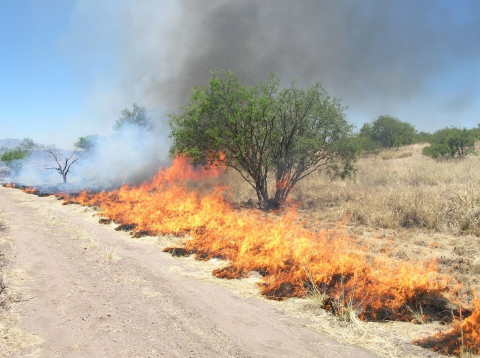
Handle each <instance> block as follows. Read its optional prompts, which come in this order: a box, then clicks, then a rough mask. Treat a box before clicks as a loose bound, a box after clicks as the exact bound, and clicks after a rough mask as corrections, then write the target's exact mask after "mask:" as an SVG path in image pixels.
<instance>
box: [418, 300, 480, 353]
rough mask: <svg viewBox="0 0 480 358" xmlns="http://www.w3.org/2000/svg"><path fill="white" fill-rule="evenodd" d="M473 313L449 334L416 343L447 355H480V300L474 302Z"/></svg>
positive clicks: (442, 333) (443, 333) (459, 321)
mask: <svg viewBox="0 0 480 358" xmlns="http://www.w3.org/2000/svg"><path fill="white" fill-rule="evenodd" d="M472 304H473V312H472V314H471V315H470V316H469V317H467V318H465V319H464V320H463V321H462V320H458V321H456V323H455V324H454V326H453V328H452V329H451V330H450V331H447V332H440V333H437V334H436V335H434V336H433V337H428V338H425V339H423V340H420V341H417V342H416V343H417V344H419V345H421V346H424V347H428V348H431V349H433V350H435V351H437V352H440V353H445V354H455V355H461V354H463V353H472V354H480V299H478V298H476V299H475V300H474V301H473V303H472Z"/></svg>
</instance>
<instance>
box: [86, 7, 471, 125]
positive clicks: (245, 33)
mask: <svg viewBox="0 0 480 358" xmlns="http://www.w3.org/2000/svg"><path fill="white" fill-rule="evenodd" d="M82 3H84V2H82ZM85 8H88V11H86V10H85ZM83 9H84V10H83V16H86V14H88V13H90V12H92V13H93V12H95V13H96V14H98V13H99V12H100V13H101V11H102V9H103V10H105V7H100V6H95V5H94V4H90V7H88V6H87V7H84V8H83ZM115 13H116V14H117V17H116V18H115V20H113V19H112V15H111V14H109V15H108V19H109V20H112V21H117V25H118V28H117V29H116V30H117V32H118V34H117V35H115V34H113V33H112V34H111V35H112V38H113V39H115V41H111V42H110V43H114V44H115V45H112V46H113V47H114V48H115V49H116V51H117V54H118V61H116V62H115V65H116V68H117V69H118V70H119V71H120V72H121V73H122V74H123V75H122V79H121V80H120V82H121V83H122V84H123V86H120V88H127V89H128V90H125V91H128V92H129V93H134V95H136V96H139V97H141V98H142V99H143V101H144V103H147V104H148V105H151V106H157V107H161V108H163V109H164V110H166V111H174V110H176V108H177V106H178V105H181V104H184V103H185V102H186V101H187V100H188V94H189V91H190V90H191V88H192V87H193V86H197V85H205V84H207V83H208V79H209V78H210V76H211V75H210V71H211V70H222V69H225V70H232V71H233V72H234V73H235V74H236V75H238V76H239V77H240V78H241V79H242V80H243V81H244V82H246V83H252V82H253V81H255V80H265V79H267V77H268V75H269V73H271V72H275V73H277V74H278V75H280V76H281V77H282V79H283V80H284V81H285V83H288V82H289V81H290V79H291V78H293V77H295V78H296V79H297V80H298V81H299V85H301V86H310V85H312V84H313V83H314V82H317V81H319V82H322V83H323V84H324V86H325V87H326V89H327V90H328V91H329V92H330V93H331V94H332V95H333V96H335V97H339V98H342V99H343V103H344V104H345V105H347V106H349V107H350V110H349V112H348V113H347V118H349V120H350V121H351V122H358V121H359V120H360V122H361V121H372V120H374V119H376V118H377V117H378V116H379V115H381V114H390V115H394V116H398V117H400V119H401V120H404V121H408V122H410V123H412V124H414V125H415V126H417V128H419V129H422V130H428V131H433V130H436V129H439V128H440V127H442V126H447V125H469V124H476V123H470V122H469V121H471V120H472V119H471V116H472V115H473V114H474V113H477V112H478V107H479V106H480V105H479V103H478V98H479V96H478V92H479V85H478V83H480V82H479V79H480V71H479V70H478V69H477V63H479V60H480V47H479V46H478V45H477V40H478V38H480V21H478V20H479V19H478V17H479V15H478V14H480V3H479V2H476V1H459V2H455V3H452V2H446V1H441V0H428V1H418V0H405V1H391V0H386V1H379V0H363V1H357V0H342V1H330V0H302V1H295V2H293V1H289V0H263V1H256V0H242V1H235V0H210V1H208V2H205V1H199V0H179V1H175V2H168V6H166V7H165V8H164V7H161V6H160V5H158V2H156V1H153V0H138V1H135V2H125V3H123V5H122V6H120V10H119V8H118V7H117V8H116V12H115ZM97 17H98V15H97ZM79 22H80V21H79ZM111 27H112V25H109V28H111ZM96 30H98V31H102V30H103V31H104V32H105V31H107V32H108V31H110V30H108V29H105V28H99V27H98V24H97V27H96ZM119 39H121V41H120V40H119ZM116 84H118V83H116ZM114 87H115V91H118V88H119V87H118V86H117V85H115V86H114ZM105 90H106V89H105ZM112 90H113V89H112ZM106 91H107V92H108V90H106Z"/></svg>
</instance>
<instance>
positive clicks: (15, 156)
mask: <svg viewBox="0 0 480 358" xmlns="http://www.w3.org/2000/svg"><path fill="white" fill-rule="evenodd" d="M29 154H30V152H29V151H28V150H27V149H22V148H15V149H7V150H5V151H4V152H3V154H2V155H1V156H0V160H1V161H2V162H4V163H5V165H6V166H7V167H8V168H9V169H10V170H11V171H13V172H14V173H16V172H17V171H19V170H20V169H21V168H22V166H23V164H24V163H25V160H26V159H27V157H28V156H29Z"/></svg>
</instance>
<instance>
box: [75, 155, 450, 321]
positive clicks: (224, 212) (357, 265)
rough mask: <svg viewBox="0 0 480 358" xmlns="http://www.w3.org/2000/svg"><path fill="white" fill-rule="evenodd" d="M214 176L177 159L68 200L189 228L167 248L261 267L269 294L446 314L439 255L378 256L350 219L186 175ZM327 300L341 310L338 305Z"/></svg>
mask: <svg viewBox="0 0 480 358" xmlns="http://www.w3.org/2000/svg"><path fill="white" fill-rule="evenodd" d="M215 175H218V171H214V172H207V171H204V170H202V169H200V170H195V169H193V168H192V167H191V166H190V165H188V163H187V162H186V160H185V159H183V158H177V159H176V160H175V162H174V164H173V165H172V166H171V167H170V168H167V169H165V170H161V171H160V172H159V173H158V174H157V176H156V177H155V178H153V180H152V181H151V182H149V183H144V184H143V185H140V186H136V187H130V186H123V187H122V188H120V189H119V190H116V191H112V192H102V193H97V194H89V193H86V192H83V193H81V194H79V195H78V196H76V197H69V198H68V199H67V200H68V201H77V202H78V203H80V204H84V205H98V206H100V207H101V210H102V213H103V214H104V215H105V216H107V217H109V218H111V219H113V220H114V221H115V222H116V223H119V224H122V225H131V226H132V227H134V228H135V231H148V232H154V233H157V234H174V235H184V234H188V235H189V236H190V239H189V240H188V241H187V242H186V244H185V247H183V248H168V249H167V250H168V251H174V250H175V252H176V253H177V254H178V252H181V253H183V254H185V255H189V254H194V255H195V256H196V257H197V258H198V259H202V260H207V259H211V258H222V259H225V260H228V264H227V265H226V266H225V267H223V268H221V269H218V270H215V271H214V272H213V274H214V275H215V276H217V277H221V278H230V279H232V278H239V277H242V276H246V275H248V273H249V272H251V271H258V272H260V273H261V274H262V276H263V280H262V282H261V283H260V287H261V292H262V294H264V295H265V296H267V297H268V298H272V299H279V300H281V299H285V298H287V297H294V296H296V297H303V296H305V295H307V294H308V293H309V291H310V290H311V289H312V287H316V288H320V289H321V290H324V291H325V292H326V294H327V295H328V297H329V302H339V303H340V305H341V306H346V305H347V304H350V305H352V307H354V309H355V311H356V314H357V316H358V317H359V318H362V319H364V320H385V319H389V320H407V321H410V320H413V319H414V317H413V316H412V309H409V308H411V307H417V306H418V305H422V307H423V308H424V310H425V312H426V315H427V316H428V317H429V319H438V318H439V317H437V315H438V314H439V312H440V311H442V310H443V309H444V305H445V302H444V301H445V300H444V299H443V298H442V293H443V292H445V291H446V290H447V288H448V285H449V283H450V282H449V278H448V277H447V276H444V275H440V274H439V273H438V272H437V270H436V265H435V263H434V262H406V261H397V260H393V259H391V258H389V257H387V256H385V255H372V254H370V253H369V250H368V248H366V247H363V246H361V245H359V243H358V242H357V241H356V240H355V239H354V238H352V237H349V236H347V235H346V234H345V233H344V230H343V225H339V226H338V227H337V228H335V229H332V230H325V229H316V230H311V229H308V228H307V227H306V223H305V222H302V221H301V220H300V218H299V216H298V215H297V213H296V212H295V210H294V209H290V210H288V211H287V212H285V213H282V215H275V214H265V213H263V212H260V211H255V210H238V209H235V208H234V207H232V205H230V204H229V203H228V202H227V201H226V200H225V199H224V197H223V195H222V194H223V191H222V189H219V188H217V189H215V190H214V191H213V192H211V193H206V194H204V195H199V193H198V191H193V190H188V189H187V188H186V185H185V183H186V181H192V180H193V181H195V180H203V179H204V178H206V177H211V176H215ZM180 249H181V250H180ZM347 301H348V302H347ZM327 307H330V308H331V309H332V310H334V309H335V308H334V307H335V306H334V305H333V304H330V305H328V304H327Z"/></svg>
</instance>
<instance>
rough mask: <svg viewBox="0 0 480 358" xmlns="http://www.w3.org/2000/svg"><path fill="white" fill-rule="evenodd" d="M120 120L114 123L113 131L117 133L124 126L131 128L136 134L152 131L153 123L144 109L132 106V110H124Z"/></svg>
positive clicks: (135, 105)
mask: <svg viewBox="0 0 480 358" xmlns="http://www.w3.org/2000/svg"><path fill="white" fill-rule="evenodd" d="M121 113H122V116H121V117H120V119H118V120H116V121H115V124H114V125H113V129H114V130H115V131H117V132H120V131H121V130H123V129H124V128H125V127H126V126H132V127H133V128H135V129H136V130H137V132H138V133H143V132H149V131H151V130H153V127H154V125H153V123H152V120H151V118H150V117H149V115H148V113H147V110H146V109H145V107H139V106H138V105H137V104H136V103H134V104H133V110H132V111H130V110H129V109H128V108H126V109H124V110H123V111H122V112H121Z"/></svg>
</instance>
